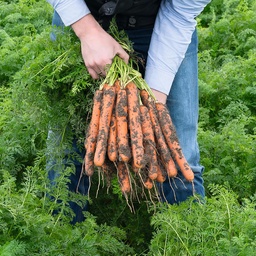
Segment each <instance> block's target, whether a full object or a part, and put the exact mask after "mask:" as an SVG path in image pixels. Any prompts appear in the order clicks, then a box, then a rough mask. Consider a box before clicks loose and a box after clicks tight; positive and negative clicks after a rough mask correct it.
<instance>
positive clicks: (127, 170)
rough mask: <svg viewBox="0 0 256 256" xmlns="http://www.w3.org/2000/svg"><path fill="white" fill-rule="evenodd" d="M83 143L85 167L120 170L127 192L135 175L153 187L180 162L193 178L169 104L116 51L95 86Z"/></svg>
mask: <svg viewBox="0 0 256 256" xmlns="http://www.w3.org/2000/svg"><path fill="white" fill-rule="evenodd" d="M85 149H86V154H85V159H84V173H85V174H86V175H88V176H89V177H91V176H92V175H93V173H94V171H95V167H98V168H99V169H100V170H102V171H103V173H104V174H105V175H109V173H110V172H111V173H113V172H116V173H117V178H118V181H119V184H120V188H121V191H122V193H123V194H124V195H127V194H128V193H130V192H131V191H132V187H133V186H132V181H133V180H134V177H139V179H140V181H141V183H140V184H143V186H144V187H145V188H146V189H148V190H150V189H152V188H153V187H155V186H154V183H155V181H157V182H159V183H162V182H164V181H165V180H166V178H175V177H176V176H177V174H178V171H177V167H178V168H179V169H180V171H181V172H182V174H183V176H184V177H185V178H186V180H188V181H189V182H193V179H194V174H193V171H192V170H191V168H190V167H189V165H188V163H187V161H186V159H185V157H184V155H183V152H182V149H181V147H180V145H179V141H178V138H177V135H176V132H175V127H174V125H173V123H172V120H171V117H170V114H169V111H168V109H167V107H166V105H164V104H162V103H160V102H157V101H156V100H155V98H154V95H153V94H152V92H151V91H150V89H149V87H148V86H147V84H146V83H145V81H144V80H143V79H142V78H141V75H140V74H139V73H138V72H137V71H135V70H134V69H132V68H130V67H128V66H127V64H125V63H123V62H122V60H121V59H120V58H118V57H116V60H115V61H114V62H113V64H112V66H111V68H110V69H109V72H108V74H107V77H106V79H105V80H104V81H103V83H102V86H101V87H100V88H99V89H98V90H97V91H96V92H95V95H94V99H93V109H92V117H91V121H90V124H89V126H88V130H87V136H86V140H85ZM176 166H177V167H176Z"/></svg>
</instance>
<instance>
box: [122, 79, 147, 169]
mask: <svg viewBox="0 0 256 256" xmlns="http://www.w3.org/2000/svg"><path fill="white" fill-rule="evenodd" d="M125 89H126V93H127V102H128V120H129V130H130V140H131V148H132V156H133V162H134V165H135V166H136V167H138V168H142V167H143V166H144V165H145V163H144V147H143V134H142V129H141V120H140V104H139V97H138V89H137V86H136V85H135V83H133V82H130V83H128V84H127V85H126V87H125Z"/></svg>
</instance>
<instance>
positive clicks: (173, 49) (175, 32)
mask: <svg viewBox="0 0 256 256" xmlns="http://www.w3.org/2000/svg"><path fill="white" fill-rule="evenodd" d="M209 2H210V0H179V1H178V0H173V1H171V0H163V1H162V3H161V6H160V9H159V12H158V16H157V19H156V23H155V27H154V31H153V34H152V39H151V43H150V48H149V53H148V60H147V66H146V73H145V79H146V81H147V83H148V84H149V86H150V87H151V88H152V90H153V91H154V93H155V95H156V97H157V99H158V100H159V101H161V102H163V103H165V101H166V97H167V95H168V94H169V91H170V88H171V86H172V83H173V80H174V77H175V74H176V73H177V71H178V68H179V66H180V64H181V62H182V60H183V59H184V56H185V53H186V51H187V48H188V45H189V44H190V41H191V37H192V34H193V32H194V30H195V27H196V20H195V18H196V17H197V16H198V15H199V14H200V13H201V12H202V10H203V9H204V7H205V6H206V5H207V4H208V3H209Z"/></svg>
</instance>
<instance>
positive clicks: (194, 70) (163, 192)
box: [127, 29, 205, 204]
mask: <svg viewBox="0 0 256 256" xmlns="http://www.w3.org/2000/svg"><path fill="white" fill-rule="evenodd" d="M127 33H128V36H129V38H130V40H131V41H132V42H133V48H134V50H135V51H137V52H138V53H140V54H141V55H142V56H144V59H145V60H146V58H147V52H148V48H149V43H150V39H151V34H152V29H139V30H128V31H127ZM197 50H198V41H197V33H196V31H195V32H194V33H193V36H192V41H191V43H190V45H189V47H188V50H187V52H186V55H185V58H184V60H183V62H182V64H181V66H180V68H179V70H178V72H177V74H176V76H175V80H174V82H173V85H172V88H171V91H170V94H169V95H168V98H167V107H168V109H169V111H170V114H171V117H172V119H173V123H174V125H175V127H176V130H177V135H178V138H179V141H180V145H181V147H182V150H183V153H184V155H185V157H186V159H187V161H188V163H189V164H190V166H191V168H192V170H193V171H194V173H195V180H194V187H195V192H196V193H197V194H199V195H200V196H202V197H204V193H205V192H204V186H203V179H202V172H203V169H204V168H203V167H202V166H200V164H199V160H200V159H199V148H198V144H197V124H198V110H199V109H198V108H199V106H198V63H197ZM142 73H144V72H143V70H142ZM179 177H180V178H181V180H182V182H181V181H180V180H179V179H174V180H171V182H170V183H169V180H168V179H167V180H166V181H165V182H164V183H163V186H162V185H160V184H158V187H159V191H160V196H161V198H162V200H163V201H165V200H167V201H168V202H169V203H170V204H174V203H178V202H182V201H184V200H186V199H187V198H188V197H190V196H192V194H193V189H192V184H191V183H189V182H187V181H186V180H185V179H184V177H183V176H182V175H181V173H179Z"/></svg>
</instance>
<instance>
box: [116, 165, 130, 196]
mask: <svg viewBox="0 0 256 256" xmlns="http://www.w3.org/2000/svg"><path fill="white" fill-rule="evenodd" d="M117 169H118V181H119V184H120V188H121V191H122V192H123V193H125V194H126V193H129V192H130V191H131V184H130V178H129V173H128V169H127V165H126V164H125V163H124V162H123V161H119V162H118V163H117Z"/></svg>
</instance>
